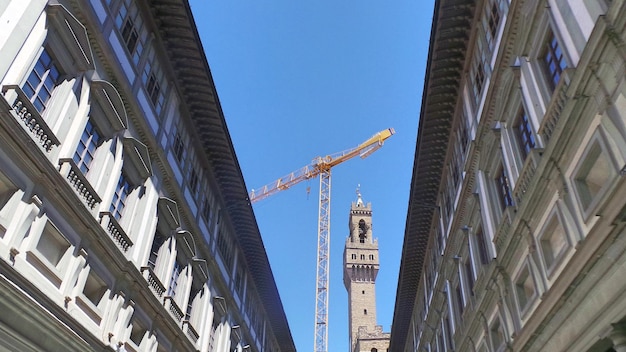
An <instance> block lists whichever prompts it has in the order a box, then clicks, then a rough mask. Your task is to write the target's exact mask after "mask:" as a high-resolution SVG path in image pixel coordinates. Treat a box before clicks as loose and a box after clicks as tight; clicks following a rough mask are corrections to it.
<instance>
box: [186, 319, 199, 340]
mask: <svg viewBox="0 0 626 352" xmlns="http://www.w3.org/2000/svg"><path fill="white" fill-rule="evenodd" d="M183 331H184V332H185V334H187V337H188V338H189V340H190V341H191V342H192V343H193V344H194V345H195V344H196V343H197V342H198V338H200V335H199V334H198V332H197V331H196V329H194V327H193V326H192V325H191V322H190V321H189V320H184V321H183Z"/></svg>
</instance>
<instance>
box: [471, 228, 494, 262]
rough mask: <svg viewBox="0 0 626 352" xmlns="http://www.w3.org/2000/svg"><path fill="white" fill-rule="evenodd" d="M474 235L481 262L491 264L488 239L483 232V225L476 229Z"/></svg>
mask: <svg viewBox="0 0 626 352" xmlns="http://www.w3.org/2000/svg"><path fill="white" fill-rule="evenodd" d="M474 237H475V238H476V247H478V248H477V250H478V258H479V260H480V264H482V265H485V264H489V262H490V261H491V256H490V255H489V248H488V247H487V239H486V238H485V233H484V232H483V229H482V227H479V228H478V230H476V233H475V234H474Z"/></svg>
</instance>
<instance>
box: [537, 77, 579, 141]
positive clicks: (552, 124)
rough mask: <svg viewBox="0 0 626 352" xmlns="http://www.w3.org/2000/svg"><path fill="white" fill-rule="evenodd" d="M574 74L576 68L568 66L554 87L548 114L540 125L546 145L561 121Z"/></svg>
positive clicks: (540, 132) (547, 110) (540, 131)
mask: <svg viewBox="0 0 626 352" xmlns="http://www.w3.org/2000/svg"><path fill="white" fill-rule="evenodd" d="M573 74H574V69H572V68H568V69H565V70H564V71H563V73H562V76H561V80H560V81H559V83H558V84H557V85H556V87H555V88H554V92H553V93H552V99H551V100H550V104H549V105H548V107H547V109H546V114H545V116H544V117H543V121H542V122H541V126H539V131H538V132H539V134H540V135H541V137H542V138H543V142H544V144H545V146H547V145H548V142H549V141H550V138H551V137H552V134H553V133H554V131H555V129H556V126H557V124H558V122H559V118H560V117H561V112H562V111H563V106H565V103H566V101H567V95H566V94H565V93H566V92H567V89H568V88H569V84H570V81H571V77H572V75H573Z"/></svg>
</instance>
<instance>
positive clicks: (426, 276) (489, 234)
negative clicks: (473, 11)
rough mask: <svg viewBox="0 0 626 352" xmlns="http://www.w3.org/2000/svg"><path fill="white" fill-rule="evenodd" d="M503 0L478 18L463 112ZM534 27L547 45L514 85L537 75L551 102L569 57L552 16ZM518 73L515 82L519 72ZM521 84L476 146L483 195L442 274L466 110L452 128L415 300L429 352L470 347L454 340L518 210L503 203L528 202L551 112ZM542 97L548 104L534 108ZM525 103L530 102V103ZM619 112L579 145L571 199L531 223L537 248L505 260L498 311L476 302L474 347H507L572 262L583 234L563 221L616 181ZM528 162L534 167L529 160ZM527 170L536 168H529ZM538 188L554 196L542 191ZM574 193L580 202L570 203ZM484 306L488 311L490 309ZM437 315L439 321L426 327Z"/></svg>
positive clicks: (585, 209) (476, 92)
mask: <svg viewBox="0 0 626 352" xmlns="http://www.w3.org/2000/svg"><path fill="white" fill-rule="evenodd" d="M506 6H508V2H506V1H496V0H494V1H489V2H488V3H487V5H486V7H485V13H484V14H483V19H482V22H481V23H482V24H483V27H484V28H483V30H484V32H485V33H483V34H484V38H481V39H479V43H478V44H477V48H476V49H475V51H474V53H475V55H477V57H475V58H474V62H473V63H472V66H471V70H470V75H469V77H468V82H467V83H466V84H467V85H468V87H469V88H470V91H473V97H474V99H473V100H472V99H470V100H472V101H473V103H475V104H474V105H472V106H471V107H473V109H468V107H464V112H467V111H474V113H468V114H467V115H472V116H474V115H475V114H476V113H477V112H480V111H481V109H480V108H479V107H480V104H481V99H482V98H481V94H483V93H484V92H483V88H484V84H485V82H486V81H487V80H488V78H489V77H485V75H486V76H488V75H489V69H491V67H490V66H489V65H488V64H486V63H489V62H491V55H493V50H494V48H495V47H493V46H491V44H490V43H493V42H497V41H498V40H499V39H498V37H497V35H496V33H497V32H498V30H496V28H497V27H498V23H499V22H500V21H501V20H502V19H503V17H504V16H505V15H506ZM537 35H538V36H540V38H541V40H540V41H541V47H540V48H538V49H537V50H536V53H535V54H534V55H535V56H534V57H532V58H524V60H525V61H526V63H525V64H524V65H528V66H527V67H526V68H527V69H530V70H534V71H532V72H531V73H529V72H528V71H526V72H522V79H524V80H525V82H524V83H520V82H519V81H516V82H514V84H512V86H514V87H515V88H517V87H519V86H520V85H523V84H531V83H528V82H529V81H533V80H534V81H533V83H532V84H535V85H536V86H543V87H545V88H546V89H545V91H542V90H541V89H540V90H539V91H540V94H544V96H543V97H542V98H541V99H543V100H545V101H548V102H550V101H551V100H552V99H555V98H554V97H553V95H554V93H555V92H556V90H558V89H560V88H559V87H560V86H562V85H563V84H564V83H563V76H564V75H565V73H566V70H567V69H568V67H569V63H568V62H569V61H568V59H567V58H566V53H565V52H564V50H563V47H562V45H561V42H560V40H559V38H558V36H557V34H556V32H555V31H554V29H553V28H552V25H551V23H550V21H546V25H545V28H544V30H543V31H539V32H538V34H537ZM481 40H483V44H484V43H486V44H487V45H486V46H485V47H481V44H480V41H481ZM476 52H480V54H476ZM528 62H530V64H528ZM485 67H486V69H484V68H485ZM514 69H515V68H514ZM515 79H517V80H519V77H517V78H515ZM520 91H521V94H520V93H519V92H518V91H517V89H515V90H513V89H511V92H510V93H509V94H511V95H513V98H512V99H509V100H508V101H506V102H502V103H501V104H500V105H499V106H500V107H499V108H498V109H499V110H498V111H497V113H498V114H501V115H500V117H499V118H497V119H498V120H499V121H498V122H497V123H496V124H495V126H494V128H492V130H491V132H490V133H491V135H490V137H484V139H483V140H482V141H481V142H484V141H487V142H485V145H483V146H482V148H480V149H481V150H482V151H481V153H482V154H483V155H481V157H480V162H479V164H478V170H477V177H476V186H475V187H476V189H475V190H474V192H475V193H476V195H477V197H476V198H474V200H472V201H470V202H476V204H475V205H474V207H473V208H472V206H466V207H465V210H466V211H467V209H474V210H472V212H471V213H470V215H467V214H465V215H464V216H466V217H467V218H464V219H463V221H465V222H466V223H467V224H468V225H467V226H462V228H461V229H460V230H458V231H457V233H455V235H458V236H460V237H462V238H463V244H462V249H461V250H460V251H459V252H458V254H456V255H453V256H450V255H448V256H449V257H453V258H454V260H455V263H456V267H455V270H454V272H453V273H452V274H450V273H447V276H445V277H444V276H442V275H443V273H442V272H441V265H442V259H443V257H442V256H443V255H444V253H445V251H446V245H447V243H446V242H447V240H448V238H447V235H446V234H447V232H446V230H448V229H449V226H450V227H451V225H452V224H451V222H452V220H451V214H454V213H455V211H456V209H455V207H454V205H455V204H456V203H455V202H456V197H457V194H456V192H457V188H456V187H457V186H458V178H459V176H457V175H458V171H457V170H456V169H455V166H454V165H455V164H459V165H461V167H460V169H461V170H462V169H463V167H464V165H465V162H466V160H465V158H464V155H463V154H462V153H459V152H458V151H463V145H464V144H463V143H461V141H462V139H461V138H459V131H460V130H461V129H462V128H463V126H466V123H467V122H468V118H466V116H463V117H462V118H461V122H460V125H462V126H460V127H456V130H454V132H453V133H454V134H455V135H456V138H455V139H454V140H453V141H452V143H451V144H450V146H449V148H450V149H449V150H451V152H449V153H451V155H452V157H451V159H452V161H451V162H450V163H448V164H447V165H446V169H445V170H444V177H447V182H446V183H444V185H443V192H442V193H441V194H440V196H439V200H438V201H439V204H440V206H441V207H440V208H439V209H440V214H436V216H437V217H439V220H436V223H437V224H436V225H434V227H433V236H434V237H435V239H436V240H435V241H434V245H433V248H432V251H430V252H429V253H428V255H427V258H425V264H424V273H423V277H422V287H424V291H423V294H422V295H419V297H420V299H419V301H418V302H417V305H416V312H417V314H418V316H419V317H420V319H419V321H423V322H425V323H424V324H421V325H420V324H414V327H413V328H414V337H413V341H414V348H415V349H417V348H418V346H419V345H421V346H423V347H425V348H426V349H427V350H428V351H450V350H463V349H464V346H454V336H455V333H456V331H458V330H459V329H460V328H461V327H463V326H464V320H463V319H464V317H465V316H464V313H465V312H466V311H467V310H468V307H470V306H471V307H473V306H474V305H477V304H481V300H483V299H484V297H475V296H474V289H475V286H476V285H477V284H478V283H479V282H481V283H480V284H481V285H484V281H485V280H487V279H488V278H486V275H487V274H486V273H487V272H490V270H491V269H493V268H492V266H490V263H491V261H492V258H495V257H496V254H497V253H496V249H497V248H498V247H497V244H496V242H497V240H498V236H499V235H501V234H500V233H499V231H500V230H501V229H502V228H506V229H508V227H506V226H503V224H504V223H510V222H511V219H509V218H508V217H511V216H515V215H513V214H514V213H513V212H509V213H507V209H508V208H512V207H517V208H518V207H520V206H521V204H522V203H523V202H524V198H523V197H524V192H525V189H523V190H522V191H519V190H518V187H519V189H522V188H523V187H525V186H524V183H527V182H528V180H527V179H526V178H527V177H532V173H531V172H529V170H533V172H534V167H535V166H536V163H537V161H536V160H533V158H540V153H535V154H533V153H534V150H537V149H538V148H541V147H543V145H544V144H547V143H548V139H549V136H548V135H544V134H542V133H539V132H538V131H541V128H542V126H543V125H544V124H545V123H543V122H542V119H546V118H547V117H542V116H544V115H545V114H546V108H545V106H547V105H549V103H545V104H535V102H536V101H537V97H535V96H532V95H528V94H527V90H525V88H524V87H522V89H521V90H520ZM542 105H543V106H544V107H543V108H541V107H539V108H538V106H542ZM528 106H530V107H532V108H527V107H528ZM478 116H480V115H478ZM477 120H480V118H479V117H477V118H476V119H475V120H474V121H477ZM618 120H619V119H618V118H617V117H611V116H608V115H607V114H605V116H604V117H603V118H602V120H601V121H599V122H598V123H597V124H596V125H592V126H591V130H590V131H594V129H595V132H594V133H593V134H591V135H590V136H589V137H588V139H586V142H585V143H583V144H582V145H581V146H580V147H579V148H580V150H581V152H580V155H581V156H580V160H579V161H577V162H576V165H575V166H574V167H572V168H571V169H570V170H571V171H569V173H568V174H567V175H562V174H561V175H560V176H561V177H564V178H565V179H566V180H564V181H563V182H564V183H566V184H564V185H563V187H564V188H565V189H566V190H567V189H570V187H571V189H572V190H573V192H572V193H570V194H566V195H564V193H561V194H560V196H561V197H565V198H566V199H565V200H563V199H559V198H558V197H556V196H555V197H554V199H553V200H552V201H551V203H550V205H549V206H548V209H547V214H548V215H547V216H546V218H545V219H543V220H541V222H540V224H539V225H538V226H537V228H536V229H535V230H534V231H533V230H532V229H531V228H530V227H528V231H530V232H531V236H530V237H529V238H530V239H529V241H530V243H529V247H530V248H532V249H533V250H531V249H530V248H529V249H526V250H525V251H522V253H521V254H520V258H518V259H519V260H517V259H513V262H515V263H518V265H516V266H515V267H514V268H509V269H510V270H511V277H510V278H509V279H506V280H504V283H505V285H507V287H506V288H504V289H503V290H504V291H505V292H509V296H508V297H503V298H502V299H501V300H499V301H498V302H499V303H498V304H497V306H496V307H489V308H487V310H488V311H489V310H492V311H491V313H490V314H487V315H486V316H485V315H483V316H482V317H478V316H476V314H477V313H475V310H474V313H473V314H474V315H473V316H472V319H482V320H484V323H485V326H486V327H487V328H486V329H485V331H484V335H483V336H482V337H481V338H480V339H479V340H477V341H476V342H477V343H476V344H474V341H472V344H474V346H473V347H470V349H471V348H474V350H478V351H481V352H482V351H484V352H489V351H501V350H503V349H504V348H505V345H506V341H507V340H510V339H511V338H512V337H511V335H512V333H513V332H517V331H519V330H520V329H522V328H523V326H524V323H525V321H526V319H527V318H528V317H529V316H530V315H531V313H532V311H533V310H534V309H535V308H536V307H537V305H538V304H539V297H541V296H542V295H543V294H545V293H546V292H547V291H548V290H549V288H550V286H551V285H552V283H553V281H554V280H555V278H556V277H557V276H558V274H557V273H558V272H559V270H562V268H563V267H564V264H565V262H567V259H566V258H568V257H570V256H571V254H572V252H573V251H574V250H575V249H574V243H576V241H577V240H580V236H582V235H579V234H578V231H577V229H575V228H570V226H569V225H567V224H569V223H571V221H572V219H574V218H576V217H580V218H579V219H580V221H583V222H587V221H593V216H592V215H593V214H595V213H594V211H595V209H597V206H598V204H600V203H601V201H602V200H603V199H604V197H606V196H607V195H608V190H609V189H611V187H612V185H613V184H614V182H616V181H615V180H616V178H617V175H618V170H619V169H620V165H621V163H620V162H619V161H617V162H616V161H615V160H616V159H619V160H621V159H620V157H617V156H616V154H619V152H616V151H614V150H612V149H613V148H614V147H611V145H613V144H615V143H618V144H619V143H621V141H622V140H623V139H624V136H615V134H616V133H613V134H612V132H609V131H615V130H617V129H616V128H615V126H613V124H617V123H619V122H612V121H618ZM471 126H473V124H471V123H470V130H472V131H473V128H472V127H471ZM610 126H612V127H610ZM611 134H612V135H611ZM611 139H613V140H611ZM616 141H617V142H616ZM529 163H535V165H534V166H533V167H529V165H528V164H529ZM558 172H559V173H560V172H561V170H559V171H558ZM528 174H530V175H531V176H527V175H528ZM569 185H571V186H569ZM566 192H567V191H566ZM539 196H541V197H548V198H549V195H548V194H545V193H544V194H541V195H539ZM570 199H571V200H573V204H576V205H577V207H572V206H571V204H572V203H570ZM464 206H465V205H464ZM476 206H478V207H476ZM477 209H478V210H477ZM568 219H569V220H568ZM520 226H521V225H520ZM527 226H528V225H527ZM451 230H452V229H451ZM524 231H526V230H524ZM535 248H536V251H534V249H535ZM455 251H458V247H455ZM481 292H482V291H481ZM499 293H501V292H499ZM440 294H443V295H444V297H445V299H444V304H443V305H441V306H438V307H434V306H433V304H434V302H435V301H434V300H433V297H434V296H435V295H440ZM438 302H441V301H438ZM476 309H478V308H476ZM480 309H481V311H484V309H485V307H481V308H480ZM507 312H508V313H507ZM481 314H482V313H481ZM432 322H436V324H434V325H430V324H432ZM465 323H467V324H470V323H469V322H465ZM428 330H430V331H428ZM426 336H429V337H428V340H422V339H423V338H425V337H426ZM465 347H467V346H465Z"/></svg>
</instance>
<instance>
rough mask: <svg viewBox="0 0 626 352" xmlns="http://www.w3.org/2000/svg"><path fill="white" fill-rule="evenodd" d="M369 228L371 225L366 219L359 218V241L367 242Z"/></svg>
mask: <svg viewBox="0 0 626 352" xmlns="http://www.w3.org/2000/svg"><path fill="white" fill-rule="evenodd" d="M367 230H369V226H367V224H366V223H365V220H363V219H361V220H359V242H360V243H365V239H366V238H367Z"/></svg>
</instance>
